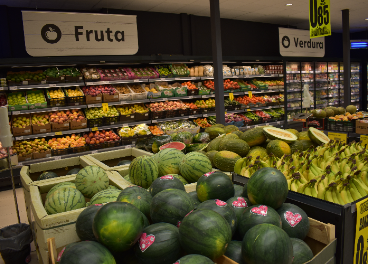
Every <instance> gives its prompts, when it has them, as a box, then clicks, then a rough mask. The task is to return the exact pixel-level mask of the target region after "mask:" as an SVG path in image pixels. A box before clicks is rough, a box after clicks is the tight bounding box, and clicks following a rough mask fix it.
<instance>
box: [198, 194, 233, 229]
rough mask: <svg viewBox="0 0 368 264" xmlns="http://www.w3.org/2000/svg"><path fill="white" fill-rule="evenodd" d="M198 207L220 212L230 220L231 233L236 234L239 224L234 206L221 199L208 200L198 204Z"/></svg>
mask: <svg viewBox="0 0 368 264" xmlns="http://www.w3.org/2000/svg"><path fill="white" fill-rule="evenodd" d="M197 209H208V210H212V211H215V212H217V213H219V214H220V215H221V216H222V217H223V218H225V220H226V221H227V222H228V224H229V226H230V228H231V233H232V234H234V233H235V230H236V226H237V222H236V214H235V211H234V210H233V208H232V206H231V205H229V204H227V203H226V202H224V201H221V200H219V199H215V200H207V201H205V202H203V203H201V204H199V205H198V206H197Z"/></svg>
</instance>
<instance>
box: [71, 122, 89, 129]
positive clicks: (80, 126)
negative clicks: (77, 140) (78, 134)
mask: <svg viewBox="0 0 368 264" xmlns="http://www.w3.org/2000/svg"><path fill="white" fill-rule="evenodd" d="M83 128H87V119H84V120H82V121H81V122H77V121H70V130H75V129H83Z"/></svg>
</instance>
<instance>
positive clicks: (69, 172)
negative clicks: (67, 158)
mask: <svg viewBox="0 0 368 264" xmlns="http://www.w3.org/2000/svg"><path fill="white" fill-rule="evenodd" d="M80 170H81V169H79V168H74V169H71V170H70V171H68V173H67V174H66V175H73V174H77V173H78V172H79V171H80Z"/></svg>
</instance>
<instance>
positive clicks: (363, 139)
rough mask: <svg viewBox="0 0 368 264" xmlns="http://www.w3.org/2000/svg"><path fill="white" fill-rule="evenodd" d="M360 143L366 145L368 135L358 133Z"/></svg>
mask: <svg viewBox="0 0 368 264" xmlns="http://www.w3.org/2000/svg"><path fill="white" fill-rule="evenodd" d="M360 143H361V144H362V145H363V146H365V145H368V136H367V135H360Z"/></svg>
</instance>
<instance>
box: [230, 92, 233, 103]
mask: <svg viewBox="0 0 368 264" xmlns="http://www.w3.org/2000/svg"><path fill="white" fill-rule="evenodd" d="M229 99H230V101H231V102H232V101H233V100H234V94H233V93H229Z"/></svg>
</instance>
